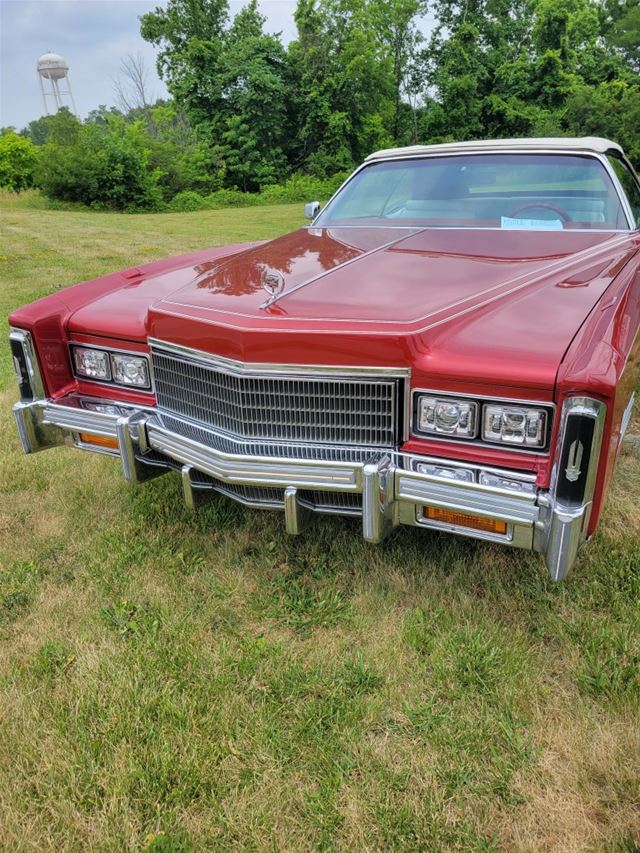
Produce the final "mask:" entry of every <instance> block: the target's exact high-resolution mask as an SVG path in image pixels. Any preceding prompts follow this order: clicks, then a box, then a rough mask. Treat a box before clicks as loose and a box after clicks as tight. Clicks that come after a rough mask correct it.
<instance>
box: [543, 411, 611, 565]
mask: <svg viewBox="0 0 640 853" xmlns="http://www.w3.org/2000/svg"><path fill="white" fill-rule="evenodd" d="M572 415H577V416H579V417H583V418H589V419H591V420H593V421H594V432H593V438H592V442H591V453H590V456H589V463H588V469H587V475H586V480H585V486H584V495H583V498H582V501H581V503H580V505H578V506H572V505H568V504H563V503H562V502H561V501H560V500H558V497H557V492H558V483H559V480H560V477H561V476H562V471H561V460H562V457H563V453H564V449H565V444H566V441H567V424H568V421H569V417H570V416H572ZM606 416H607V406H606V404H605V403H603V402H601V401H600V400H595V399H593V398H591V397H569V398H567V399H566V400H565V402H564V405H563V407H562V415H561V421H560V436H559V440H558V446H557V449H556V455H555V459H554V464H553V471H552V475H551V490H550V495H549V497H550V508H549V509H548V510H547V514H548V518H547V520H546V524H545V535H546V538H545V539H543V542H542V543H541V545H542V547H541V548H540V549H541V550H544V553H545V561H546V564H547V568H548V570H549V574H550V575H551V578H552V579H553V580H556V581H558V580H563V579H564V578H565V577H566V576H567V573H568V572H569V570H570V569H571V567H572V566H573V564H574V562H575V559H576V556H577V553H578V548H579V547H580V545H581V544H582V542H583V541H584V540H585V539H586V536H587V528H588V525H589V519H590V517H591V509H592V501H593V495H594V492H595V485H596V478H597V474H598V467H599V464H600V453H601V449H602V438H603V435H604V425H605V420H606Z"/></svg>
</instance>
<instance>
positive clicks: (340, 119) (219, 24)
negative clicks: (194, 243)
mask: <svg viewBox="0 0 640 853" xmlns="http://www.w3.org/2000/svg"><path fill="white" fill-rule="evenodd" d="M295 24H296V28H297V38H295V39H294V40H293V41H292V42H291V43H290V44H288V45H286V46H285V45H284V44H283V41H282V38H281V36H280V35H279V34H272V33H268V32H266V31H265V19H264V17H263V16H262V15H261V13H260V11H259V8H258V4H257V0H250V2H249V3H248V4H247V5H246V6H245V7H244V8H243V9H242V10H241V11H240V12H239V13H238V14H236V15H235V17H233V18H230V15H229V7H228V2H227V0H166V3H165V4H164V5H163V6H158V7H157V8H156V9H155V10H154V11H152V12H148V13H147V14H145V15H143V16H142V17H141V18H140V32H141V35H142V38H143V39H145V40H146V41H148V42H150V43H151V44H152V45H154V46H155V47H156V48H157V69H158V73H159V75H160V77H161V78H162V79H163V80H164V81H165V83H166V85H167V89H168V91H169V93H170V99H169V100H167V101H163V102H156V103H153V104H150V103H148V102H147V99H146V96H145V89H144V75H143V73H142V69H141V68H140V67H137V68H136V66H135V63H134V64H133V65H131V60H130V61H129V67H128V69H125V70H128V77H129V82H130V83H132V86H133V88H132V89H131V90H130V92H132V93H133V94H132V96H131V97H129V98H128V97H127V96H126V94H125V92H124V90H123V88H122V85H120V87H119V90H118V94H119V97H118V99H117V100H118V101H119V107H120V108H116V107H112V108H106V107H101V108H100V109H99V110H96V111H94V112H93V113H92V114H91V115H90V116H89V117H88V118H87V120H86V121H84V122H79V121H77V120H76V119H74V117H73V116H70V115H69V114H68V113H67V114H65V113H59V114H58V115H57V116H55V117H52V118H49V119H40V120H38V121H36V122H32V123H31V125H30V126H29V127H28V128H26V129H25V130H23V131H22V132H21V139H18V138H11V139H10V140H7V138H6V137H10V136H12V135H11V134H4V135H3V137H2V138H1V139H0V184H2V183H3V182H4V184H5V185H6V184H7V179H6V178H4V179H3V174H4V173H5V172H6V171H7V167H6V166H5V165H3V164H4V163H5V161H7V155H6V154H4V155H3V149H5V148H6V149H9V148H11V149H12V151H13V155H12V156H13V157H14V159H19V158H18V156H17V152H16V150H15V149H17V148H18V147H22V151H21V153H20V156H21V157H22V160H23V162H24V163H28V162H29V160H30V158H31V161H32V165H31V166H27V167H26V171H27V172H29V169H30V170H31V171H30V176H27V177H26V178H25V179H24V180H25V181H26V183H27V184H28V183H29V182H30V181H31V182H35V183H36V184H37V185H38V186H40V187H41V188H42V189H43V191H44V192H45V193H46V194H47V195H49V196H50V197H52V198H57V199H63V200H67V201H80V202H82V203H85V204H94V205H97V206H107V207H113V208H118V209H159V208H161V207H162V206H165V205H167V204H169V205H173V206H174V208H175V209H192V208H194V207H199V206H207V204H208V205H209V206H217V205H219V204H222V203H249V202H248V201H247V199H248V197H249V195H250V194H256V193H258V192H260V193H261V194H263V195H264V194H265V192H266V197H267V199H269V198H271V199H272V200H292V199H293V197H295V198H296V200H297V196H298V195H302V194H303V193H304V194H311V195H315V194H324V195H326V194H327V193H329V192H330V191H331V190H332V189H333V188H334V186H335V185H336V184H337V183H338V182H339V180H340V179H341V178H342V176H343V175H344V174H345V173H348V171H349V170H351V169H352V168H353V167H354V166H355V165H356V164H358V163H359V162H360V161H361V160H362V159H363V157H365V156H366V155H367V154H368V153H370V152H371V151H373V150H376V149H378V148H384V147H389V146H394V145H411V144H416V143H433V142H443V141H450V140H462V139H479V138H500V137H514V136H551V135H560V136H563V135H585V134H590V135H601V136H608V137H610V138H613V139H615V140H617V141H618V142H620V143H621V144H622V145H623V146H624V148H625V149H626V151H627V153H628V154H629V156H630V158H631V159H632V161H634V162H635V164H636V166H640V133H639V132H638V129H639V128H640V5H639V4H638V2H637V0H298V3H297V8H296V11H295ZM13 137H16V134H13ZM314 190H315V193H314ZM243 199H244V201H243Z"/></svg>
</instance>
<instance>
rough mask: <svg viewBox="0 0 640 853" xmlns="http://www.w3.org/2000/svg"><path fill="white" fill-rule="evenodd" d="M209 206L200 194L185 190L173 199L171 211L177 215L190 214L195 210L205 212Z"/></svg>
mask: <svg viewBox="0 0 640 853" xmlns="http://www.w3.org/2000/svg"><path fill="white" fill-rule="evenodd" d="M209 206H210V205H209V204H208V203H207V199H206V198H205V197H204V196H202V195H200V193H197V192H194V191H193V190H185V191H184V192H181V193H177V194H176V195H175V196H174V197H173V199H172V200H171V203H170V204H169V210H171V211H175V212H176V213H189V212H191V211H194V210H205V209H206V208H207V207H209Z"/></svg>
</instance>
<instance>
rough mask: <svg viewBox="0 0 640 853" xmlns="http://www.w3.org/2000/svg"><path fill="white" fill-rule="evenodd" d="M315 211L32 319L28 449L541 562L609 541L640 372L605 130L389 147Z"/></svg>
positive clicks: (74, 298)
mask: <svg viewBox="0 0 640 853" xmlns="http://www.w3.org/2000/svg"><path fill="white" fill-rule="evenodd" d="M307 207H308V208H310V209H311V210H310V213H311V215H312V217H314V218H313V221H312V222H311V224H310V225H308V226H306V227H304V228H300V229H299V230H297V231H294V232H293V233H291V234H288V235H286V236H284V237H280V238H278V239H276V240H272V241H269V242H261V243H249V244H246V243H245V244H242V245H233V246H227V247H225V248H218V249H205V250H203V251H201V252H195V253H192V254H189V255H184V256H182V257H176V258H170V259H168V260H164V261H159V262H157V263H151V264H145V265H144V266H141V267H135V268H133V269H127V270H124V271H123V272H118V273H114V274H113V275H108V276H105V277H103V278H100V279H97V280H95V281H90V282H85V283H84V284H80V285H78V286H76V287H72V288H70V289H68V290H66V291H64V292H61V293H58V294H55V295H52V296H48V297H46V298H44V299H41V300H39V301H37V302H34V303H33V304H31V305H27V306H25V307H23V308H20V309H18V310H17V311H15V312H14V313H13V314H12V315H11V317H10V324H11V333H10V335H11V346H12V349H13V356H14V361H15V366H16V372H17V377H18V382H19V385H20V396H21V400H20V402H19V403H17V404H16V406H15V416H16V421H17V424H18V430H19V433H20V437H21V440H22V444H23V446H24V450H25V451H26V452H27V453H32V452H34V451H37V450H43V449H45V448H49V447H52V446H54V445H58V444H62V443H65V444H71V445H73V446H75V447H77V448H80V449H83V450H94V451H98V452H101V453H110V454H112V455H114V456H119V457H120V459H121V461H122V466H123V469H124V476H125V477H126V478H127V479H128V480H130V481H131V482H140V481H143V480H146V479H148V478H149V477H154V476H156V475H158V474H161V473H163V472H166V471H168V470H170V469H175V470H178V471H179V472H181V475H182V482H183V485H184V495H185V499H186V501H187V503H188V504H189V506H194V505H195V496H196V494H197V493H199V492H220V493H222V494H223V495H226V496H228V497H230V498H232V499H234V500H237V501H240V502H241V503H243V504H245V505H247V506H251V507H265V508H274V509H281V510H284V515H285V523H286V529H287V531H288V532H289V533H298V532H300V530H301V529H302V526H303V523H304V520H305V517H306V516H307V515H308V512H309V511H315V512H324V513H333V514H339V515H352V516H358V517H361V518H362V535H363V536H364V538H365V539H367V540H369V541H371V542H378V541H380V540H381V539H382V538H383V537H384V536H386V535H387V534H388V533H389V532H390V531H391V530H392V529H393V528H394V527H396V526H397V525H402V524H406V525H411V526H415V527H422V528H425V533H428V531H429V530H430V529H432V530H433V529H435V530H441V531H442V530H444V531H449V532H451V533H457V534H461V535H464V536H472V537H475V538H479V539H484V540H489V541H491V542H497V543H503V544H505V545H512V546H516V547H519V548H527V549H534V550H536V551H538V552H540V553H541V554H543V555H544V558H545V560H546V564H547V567H548V569H549V572H550V574H551V576H552V577H553V578H554V579H561V578H563V577H564V576H565V575H566V573H567V572H568V570H569V569H570V567H571V566H572V564H573V563H574V561H575V559H576V554H577V552H578V549H579V546H580V544H581V543H582V542H583V541H584V540H585V539H587V538H588V537H589V536H590V535H591V534H592V533H593V531H594V530H595V528H596V525H597V524H598V519H599V518H600V514H601V511H602V506H603V502H604V499H605V497H606V494H607V490H608V487H609V483H610V481H611V477H612V474H613V470H614V466H615V463H616V458H617V455H618V451H619V449H620V444H621V440H622V437H623V434H624V432H625V429H626V428H627V426H628V424H629V422H630V419H631V415H632V409H633V403H634V392H635V389H636V388H637V386H638V379H639V373H640V335H639V333H638V331H639V327H640V231H639V230H638V227H639V225H640V184H639V183H638V178H637V177H636V175H635V174H634V172H633V169H632V168H631V166H630V164H629V162H628V160H627V159H626V157H625V155H624V153H623V152H622V150H621V148H620V147H619V146H618V145H616V144H615V143H613V142H609V141H607V140H605V139H596V138H585V139H528V140H527V139H516V140H508V141H507V140H505V141H492V142H465V143H456V144H446V145H432V146H415V147H411V148H400V149H393V150H387V151H379V152H377V153H376V154H372V155H371V156H370V157H368V158H367V160H366V161H365V162H364V163H363V165H362V166H360V168H358V169H357V170H356V171H355V172H354V173H353V175H351V177H350V178H349V179H348V180H347V181H346V182H345V184H344V185H343V186H342V187H341V188H340V189H339V190H338V192H337V193H336V194H335V196H334V197H333V198H332V199H331V201H330V202H329V203H328V204H327V205H326V206H325V207H324V208H323V209H322V210H320V209H319V205H318V204H317V203H315V202H314V203H312V204H311V205H308V206H307Z"/></svg>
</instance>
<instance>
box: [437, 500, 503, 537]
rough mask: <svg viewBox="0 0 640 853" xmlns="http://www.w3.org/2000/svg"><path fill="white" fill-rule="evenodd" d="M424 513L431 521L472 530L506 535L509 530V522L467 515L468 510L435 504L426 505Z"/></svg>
mask: <svg viewBox="0 0 640 853" xmlns="http://www.w3.org/2000/svg"><path fill="white" fill-rule="evenodd" d="M423 515H424V517H425V518H428V519H429V520H430V521H439V522H440V523H441V524H453V525H455V526H456V527H468V528H470V529H471V530H482V531H483V532H484V533H497V534H499V535H500V536H504V535H505V534H506V532H507V522H506V521H499V520H497V519H494V518H482V516H480V515H467V513H466V512H454V511H453V510H450V509H440V508H439V507H435V506H425V507H424V509H423Z"/></svg>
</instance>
